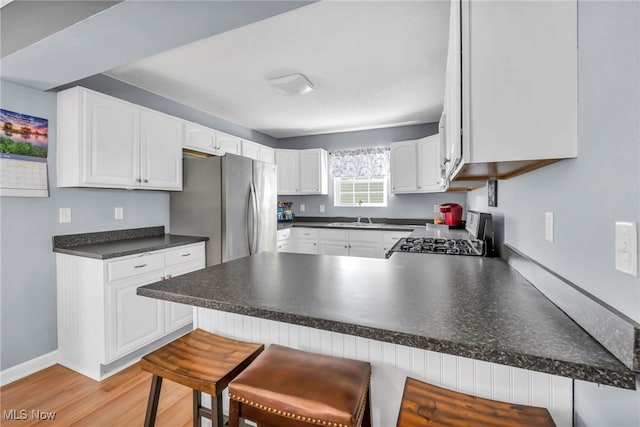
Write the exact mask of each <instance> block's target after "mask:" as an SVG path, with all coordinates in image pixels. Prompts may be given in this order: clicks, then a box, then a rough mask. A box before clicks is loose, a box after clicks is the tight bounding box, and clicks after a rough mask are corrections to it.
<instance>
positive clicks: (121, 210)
mask: <svg viewBox="0 0 640 427" xmlns="http://www.w3.org/2000/svg"><path fill="white" fill-rule="evenodd" d="M115 218H116V219H122V218H124V208H122V207H120V206H118V207H116V210H115Z"/></svg>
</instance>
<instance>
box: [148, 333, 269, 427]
mask: <svg viewBox="0 0 640 427" xmlns="http://www.w3.org/2000/svg"><path fill="white" fill-rule="evenodd" d="M262 350H264V345H262V344H253V343H248V342H243V341H236V340H232V339H228V338H224V337H221V336H218V335H214V334H211V333H209V332H205V331H203V330H202V329H196V330H194V331H191V332H189V333H188V334H187V335H184V336H183V337H180V338H178V339H176V340H175V341H172V342H170V343H169V344H167V345H165V346H163V347H160V348H159V349H157V350H156V351H154V352H152V353H149V354H147V355H146V356H144V357H143V358H142V360H141V361H140V368H142V369H143V370H145V371H148V372H151V373H152V374H153V378H152V379H151V390H150V392H149V403H148V404H147V415H146V417H145V420H144V425H145V427H151V426H154V425H155V421H156V413H157V411H158V400H159V398H160V388H161V387H162V379H163V378H166V379H168V380H171V381H174V382H177V383H179V384H182V385H185V386H187V387H191V388H192V389H193V425H194V426H197V427H200V425H201V417H206V418H209V419H210V420H211V422H212V424H213V427H222V425H223V421H222V390H224V389H225V388H226V387H227V385H228V384H229V381H231V380H232V379H234V378H235V377H236V375H238V374H239V373H240V372H241V371H242V370H243V369H244V368H246V367H247V366H248V365H249V363H251V361H253V360H254V359H255V358H256V357H257V356H258V355H259V354H260V353H261V352H262ZM202 393H208V394H210V395H211V410H209V409H207V408H204V407H203V406H202ZM214 397H215V398H214Z"/></svg>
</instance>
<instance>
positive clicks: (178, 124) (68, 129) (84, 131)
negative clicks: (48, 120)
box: [56, 87, 183, 190]
mask: <svg viewBox="0 0 640 427" xmlns="http://www.w3.org/2000/svg"><path fill="white" fill-rule="evenodd" d="M182 142H183V130H182V121H180V120H178V119H175V118H173V117H171V116H167V115H165V114H162V113H158V112H154V111H152V110H148V109H146V108H143V107H139V106H136V105H134V104H131V103H128V102H125V101H122V100H119V99H116V98H112V97H110V96H106V95H102V94H99V93H97V92H93V91H90V90H87V89H84V88H81V87H75V88H71V89H68V90H65V91H62V92H59V93H58V137H57V144H58V146H57V150H56V151H57V165H58V168H57V185H58V187H102V188H144V189H153V190H180V189H182V161H181V158H182Z"/></svg>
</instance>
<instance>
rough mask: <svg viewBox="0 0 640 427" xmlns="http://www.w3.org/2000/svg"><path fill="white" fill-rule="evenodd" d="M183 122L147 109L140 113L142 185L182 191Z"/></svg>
mask: <svg viewBox="0 0 640 427" xmlns="http://www.w3.org/2000/svg"><path fill="white" fill-rule="evenodd" d="M182 125H183V122H182V120H179V119H176V118H173V117H170V116H166V115H164V114H161V113H156V112H153V111H149V110H143V111H142V112H141V114H140V160H141V161H140V176H141V177H142V178H141V179H142V182H141V183H140V186H141V187H142V188H146V189H158V190H167V189H172V190H181V189H182V133H183V130H182Z"/></svg>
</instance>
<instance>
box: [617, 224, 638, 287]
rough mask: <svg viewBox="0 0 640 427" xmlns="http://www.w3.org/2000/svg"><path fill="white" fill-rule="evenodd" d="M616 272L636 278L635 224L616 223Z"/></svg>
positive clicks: (636, 241) (636, 246)
mask: <svg viewBox="0 0 640 427" xmlns="http://www.w3.org/2000/svg"><path fill="white" fill-rule="evenodd" d="M616 270H619V271H622V272H623V273H627V274H630V275H632V276H635V277H638V228H637V225H636V223H635V222H616Z"/></svg>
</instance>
